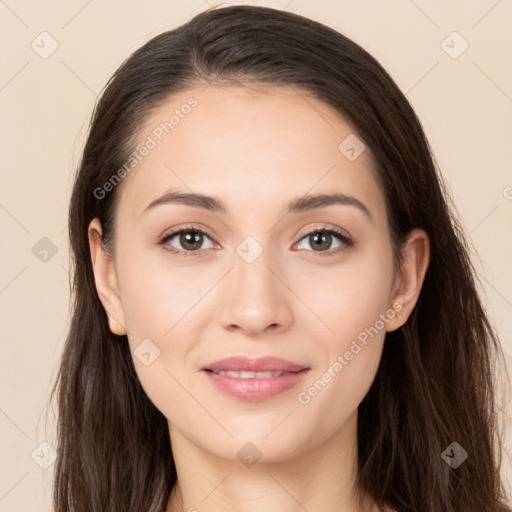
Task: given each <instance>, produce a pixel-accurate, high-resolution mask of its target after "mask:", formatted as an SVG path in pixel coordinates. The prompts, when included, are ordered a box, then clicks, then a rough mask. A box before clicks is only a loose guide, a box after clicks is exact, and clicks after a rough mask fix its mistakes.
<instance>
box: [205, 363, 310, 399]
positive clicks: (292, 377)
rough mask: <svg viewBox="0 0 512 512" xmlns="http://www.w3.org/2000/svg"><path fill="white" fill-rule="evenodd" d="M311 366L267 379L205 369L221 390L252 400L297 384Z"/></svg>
mask: <svg viewBox="0 0 512 512" xmlns="http://www.w3.org/2000/svg"><path fill="white" fill-rule="evenodd" d="M309 371H310V368H305V369H304V370H301V371H300V372H291V373H288V374H285V375H281V376H279V377H270V378H267V379H256V378H254V379H239V378H236V377H228V376H227V375H217V374H215V373H213V372H211V371H206V370H203V373H206V375H207V377H208V378H209V379H210V381H211V382H212V383H213V385H214V386H216V387H217V389H219V390H220V391H222V392H224V393H226V394H227V395H230V396H232V397H235V398H240V399H242V400H250V401H260V400H268V399H269V398H273V397H274V396H276V395H278V394H279V393H282V392H283V391H286V390H287V389H291V388H293V387H294V386H296V385H297V384H298V383H299V382H300V381H301V380H302V379H304V377H305V376H306V374H307V373H308V372H309Z"/></svg>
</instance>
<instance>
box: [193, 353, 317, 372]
mask: <svg viewBox="0 0 512 512" xmlns="http://www.w3.org/2000/svg"><path fill="white" fill-rule="evenodd" d="M305 368H307V367H306V366H304V365H302V364H297V363H294V362H292V361H287V360H286V359H281V358H280V357H271V356H266V357H259V358H250V357H247V356H233V357H227V358H225V359H219V360H218V361H215V362H213V363H209V364H207V365H205V366H204V367H203V368H201V369H202V370H213V371H216V372H219V371H249V372H270V371H280V372H298V371H300V370H304V369H305Z"/></svg>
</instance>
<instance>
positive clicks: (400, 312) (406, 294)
mask: <svg viewBox="0 0 512 512" xmlns="http://www.w3.org/2000/svg"><path fill="white" fill-rule="evenodd" d="M429 261H430V239H429V237H428V235H427V233H426V232H425V231H424V230H423V229H413V230H412V231H411V232H410V233H409V237H408V238H407V240H406V242H405V246H404V248H403V251H402V258H401V261H400V269H401V272H399V273H398V275H397V277H396V279H395V283H394V291H393V294H392V298H391V304H393V309H394V310H395V311H396V312H397V313H396V315H395V317H394V318H392V319H391V320H390V321H389V322H388V323H387V326H386V331H387V332H392V331H394V330H396V329H398V328H399V327H401V326H402V325H404V324H405V322H407V319H408V318H409V316H410V314H411V313H412V310H413V309H414V306H415V305H416V302H417V301H418V298H419V296H420V292H421V287H422V286H423V280H424V279H425V274H426V272H427V268H428V264H429Z"/></svg>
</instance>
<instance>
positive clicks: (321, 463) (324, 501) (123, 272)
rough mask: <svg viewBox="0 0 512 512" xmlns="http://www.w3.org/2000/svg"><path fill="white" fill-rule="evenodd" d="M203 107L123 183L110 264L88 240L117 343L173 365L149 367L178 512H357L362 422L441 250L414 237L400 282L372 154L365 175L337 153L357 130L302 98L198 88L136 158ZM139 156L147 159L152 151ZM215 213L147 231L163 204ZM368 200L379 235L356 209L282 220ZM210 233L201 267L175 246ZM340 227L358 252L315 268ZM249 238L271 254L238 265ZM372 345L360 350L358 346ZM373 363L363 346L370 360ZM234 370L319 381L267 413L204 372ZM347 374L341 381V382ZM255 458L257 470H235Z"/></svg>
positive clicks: (186, 215)
mask: <svg viewBox="0 0 512 512" xmlns="http://www.w3.org/2000/svg"><path fill="white" fill-rule="evenodd" d="M190 96H194V97H195V98H196V99H197V101H198V105H197V106H196V107H195V108H194V109H193V110H192V111H191V112H190V114H188V115H187V116H185V117H184V118H183V119H181V120H180V122H179V124H178V125H176V126H175V128H174V129H173V130H172V132H170V133H169V134H167V135H166V136H165V137H164V138H163V140H162V141H161V142H159V144H158V145H157V146H156V147H155V148H154V149H152V150H151V151H150V153H149V154H148V155H147V156H146V157H145V158H144V159H143V160H142V161H141V162H140V163H139V164H138V166H137V168H136V169H135V170H134V171H132V172H131V173H130V174H129V175H127V176H126V177H125V178H124V181H123V182H122V185H121V186H122V189H121V190H120V191H119V192H120V193H121V199H120V203H119V207H118V210H117V212H116V223H117V225H116V240H115V245H114V247H113V250H112V252H111V253H107V252H105V251H104V250H103V249H102V248H101V245H100V235H101V225H100V223H99V221H98V219H94V220H93V221H92V222H91V224H90V226H89V232H88V235H89V242H90V247H91V259H92V262H93V267H94V275H95V280H96V286H97V290H98V294H99V297H100V299H101V301H102V304H103V306H104V308H105V311H106V313H107V314H108V315H109V316H110V317H112V318H113V319H114V320H113V321H112V322H111V329H112V331H113V332H115V333H116V334H119V335H122V334H125V333H126V332H128V340H129V344H130V349H131V350H132V355H133V351H134V350H135V349H136V347H137V346H138V345H139V344H140V343H141V342H142V341H143V340H144V339H147V338H149V339H150V340H151V342H152V343H153V344H154V345H155V346H157V347H158V349H159V350H160V355H159V357H157V358H156V359H155V360H154V362H152V364H150V365H149V366H146V365H144V364H143V363H142V362H141V361H140V360H139V359H138V358H137V357H134V365H135V369H136V371H137V374H138V377H139V379H140V381H141V383H142V386H143V387H144V390H145V391H146V393H147V395H148V397H149V398H150V399H151V401H152V402H153V403H154V404H155V406H156V407H157V408H158V409H159V410H160V411H161V412H162V413H163V414H164V415H165V417H166V418H167V419H168V423H169V435H170V439H171V444H172V448H173V456H174V459H175V464H176V467H177V472H178V486H177V487H175V488H174V489H173V492H172V493H171V495H170V497H169V502H168V508H167V512H174V511H178V510H185V511H187V510H190V511H193V510H200V511H206V510H207V511H221V510H222V511H223V512H229V511H239V510H240V504H241V503H243V506H244V512H256V511H258V512H259V511H261V510H265V511H268V512H274V511H279V512H297V511H303V510H304V509H306V510H310V511H311V510H324V511H332V512H334V511H339V510H343V511H345V512H356V511H358V512H359V511H372V512H376V511H377V510H378V509H377V508H376V506H375V505H374V503H372V502H371V501H370V500H368V499H366V497H365V501H364V507H363V508H358V506H357V503H356V498H357V497H358V491H354V490H353V488H352V485H353V483H354V478H355V475H356V472H355V471H356V469H355V468H356V460H357V444H356V443H357V430H356V428H357V413H358V409H357V408H358V405H359V404H360V402H361V401H362V399H363V398H364V396H365V395H366V394H367V392H368V390H369V388H370V386H371V384H372V382H373V380H374V377H375V374H376V371H377V368H378V365H379V362H380V357H381V353H382V348H383V344H384V338H385V333H386V332H391V331H393V330H395V329H397V328H399V327H400V326H401V325H403V324H404V323H405V322H406V321H407V318H408V317H409V315H410V313H411V311H412V309H413V308H414V305H415V304H416V302H417V299H418V295H419V293H420V290H421V285H422V283H423V279H424V276H425V272H426V269H427V266H428V261H429V239H428V236H427V234H426V233H425V232H424V231H422V230H414V231H412V232H411V237H410V238H409V240H408V243H407V246H406V251H405V252H404V257H403V260H402V261H401V270H402V273H401V275H400V274H399V273H395V272H394V270H393V261H392V252H391V245H390V238H389V231H388V219H387V216H386V209H385V202H384V196H383V193H382V191H381V190H380V188H379V186H378V184H377V182H376V181H375V180H374V168H373V167H374V162H373V157H372V155H371V153H370V150H369V149H368V148H367V149H366V150H365V151H363V153H362V154H361V155H360V156H359V157H358V158H356V159H355V160H354V161H349V160H348V159H347V158H346V157H345V156H344V154H342V153H341V152H340V151H339V150H338V145H339V144H340V142H341V141H343V140H344V139H345V138H346V137H347V136H348V135H349V134H352V133H354V130H353V129H352V128H351V127H350V126H349V125H348V124H347V123H346V122H345V121H344V120H343V119H342V118H341V117H340V116H338V115H337V114H336V112H334V111H333V110H332V109H331V108H330V107H329V106H327V105H325V104H323V103H322V102H320V101H318V100H316V99H313V98H312V97H306V95H305V94H303V93H301V94H298V92H297V90H295V89H292V88H276V87H269V86H266V88H265V90H264V91H258V90H256V89H255V88H254V87H252V88H251V89H249V88H247V87H240V86H227V87H220V86H216V85H210V86H208V87H206V88H193V89H189V90H187V91H183V92H181V93H180V94H176V95H174V96H172V97H171V98H169V100H168V101H167V102H166V104H165V105H163V106H161V107H160V108H159V109H158V110H156V111H155V112H154V113H153V114H152V116H151V118H150V119H148V121H147V123H145V125H144V127H143V128H142V129H141V133H140V137H139V143H140V144H142V143H143V141H144V140H146V137H147V136H148V134H151V131H152V130H153V129H154V128H155V127H156V126H158V125H159V123H160V122H162V121H164V120H166V119H168V118H169V116H170V115H171V114H172V112H173V111H174V109H176V108H179V107H180V106H181V105H183V104H184V103H186V101H187V99H188V98H190ZM140 144H139V145H140ZM171 188H177V189H179V190H180V191H184V192H190V191H193V192H197V193H203V194H208V195H213V196H216V197H218V198H219V199H221V200H222V201H223V202H224V203H225V205H226V208H227V209H228V213H219V212H216V213H213V212H210V211H207V210H203V209H200V208H194V207H192V206H188V205H180V204H166V205H160V206H157V207H155V208H152V209H150V210H148V211H147V212H145V213H142V212H143V211H144V209H145V208H146V206H147V205H148V204H149V203H150V202H151V201H153V200H154V199H155V198H158V197H160V196H161V195H162V194H163V193H164V192H165V191H167V190H169V189H171ZM334 191H338V192H342V193H345V194H348V195H351V196H354V197H356V198H357V199H358V200H359V201H361V202H362V203H364V204H365V205H366V206H367V207H368V209H369V211H370V212H371V215H372V218H373V220H372V221H371V220H369V219H368V217H367V216H365V214H364V213H363V212H361V211H360V210H359V209H357V208H355V207H354V206H349V205H331V206H328V207H324V208H319V209H315V210H311V211H306V212H302V213H289V214H285V207H286V205H287V203H288V201H290V200H292V199H295V198H298V197H301V196H303V195H304V194H306V193H309V194H316V193H320V192H325V193H330V192H334ZM190 225H191V226H192V227H195V228H200V229H203V230H206V231H207V232H208V235H209V237H210V238H208V237H204V238H203V239H202V242H201V241H199V242H198V246H200V248H203V249H205V251H204V252H203V254H202V255H199V256H196V255H191V256H185V255H183V253H186V252H187V251H188V253H190V252H193V250H194V249H190V246H186V245H185V246H184V245H183V243H182V244H180V235H179V234H178V235H177V236H175V237H174V238H173V239H172V240H169V241H168V242H167V245H168V246H171V247H174V248H175V249H176V250H178V251H181V254H173V253H171V252H168V251H166V250H165V248H164V246H162V245H158V244H157V242H158V240H159V238H160V237H161V236H163V235H165V234H166V233H167V232H168V231H169V230H170V229H171V228H176V229H179V228H181V229H183V228H185V227H189V226H190ZM325 226H327V229H328V228H330V227H337V228H339V229H341V230H342V231H343V232H344V233H345V234H349V235H350V237H351V238H352V239H353V240H354V241H355V242H356V243H355V245H354V246H352V247H350V248H349V249H348V250H347V251H341V252H338V253H336V254H334V255H332V256H330V257H329V256H322V254H324V253H326V252H331V253H333V252H334V251H336V249H337V248H338V247H339V246H340V244H341V242H340V241H339V240H338V239H337V238H336V237H335V236H334V235H333V237H332V239H331V242H329V241H327V242H325V244H324V245H321V247H320V249H318V248H317V249H316V250H315V246H314V240H312V237H308V236H306V235H307V234H308V233H311V232H313V233H314V232H315V230H321V229H322V228H324V227H325ZM247 236H252V237H253V238H254V239H255V240H256V241H257V243H258V244H259V246H260V247H261V249H262V253H261V254H260V255H259V257H257V258H256V259H255V261H253V262H252V263H248V262H247V261H246V260H245V259H243V258H242V257H241V256H240V255H239V253H238V252H237V247H238V246H239V244H241V242H242V241H244V239H245V238H246V237H247ZM393 304H395V305H396V304H398V306H396V307H395V309H394V310H395V311H396V310H397V309H398V308H399V309H400V311H399V312H398V313H396V315H394V318H392V319H389V320H388V322H387V323H386V324H385V327H384V328H382V329H380V330H379V332H378V335H376V336H374V337H373V338H369V341H368V343H367V345H365V346H364V347H363V348H362V350H361V351H360V352H358V353H357V355H355V356H354V357H353V359H352V360H351V361H349V362H348V364H347V365H346V366H345V367H344V368H343V369H342V370H341V371H339V372H337V373H336V372H334V374H335V377H333V378H331V380H330V382H328V383H327V384H326V385H325V387H324V388H323V389H322V390H321V392H319V393H318V394H317V395H316V396H314V397H312V398H311V400H310V401H309V403H307V404H302V403H300V402H299V401H298V395H299V393H300V392H301V391H307V390H308V389H309V388H310V387H311V386H312V385H313V384H314V383H315V381H318V379H321V378H322V375H323V374H325V372H326V371H327V370H328V368H329V367H332V365H333V362H334V361H336V360H337V357H338V355H343V354H344V353H345V352H346V351H347V350H349V349H350V347H351V344H352V342H353V341H354V340H356V339H357V336H358V334H360V333H361V332H362V331H364V329H365V328H369V327H371V326H374V325H376V321H377V320H378V319H379V315H380V314H383V313H386V312H389V311H390V310H393ZM359 345H361V344H359ZM361 346H362V345H361ZM231 355H248V356H250V357H258V356H263V355H273V356H277V357H282V358H285V359H289V360H291V361H294V362H297V363H302V364H303V365H305V366H307V367H310V368H311V371H310V373H309V375H308V376H307V378H306V379H305V380H304V381H303V382H301V383H300V384H299V385H297V386H296V387H294V388H292V389H290V390H287V391H285V392H283V393H281V394H279V395H277V396H276V397H274V398H271V399H268V400H263V401H260V402H250V401H242V400H239V399H235V398H232V397H229V396H227V395H224V394H223V393H221V392H220V391H218V390H217V389H216V388H215V387H214V386H212V384H211V383H210V381H209V379H208V378H207V377H206V376H205V374H204V373H203V372H200V371H199V370H200V369H201V368H202V367H203V366H204V365H205V364H206V363H209V362H212V361H215V360H218V359H221V358H223V357H227V356H231ZM331 372H332V370H331ZM248 442H251V443H252V444H253V445H255V446H256V447H257V449H258V450H259V452H261V459H260V460H259V461H258V462H257V463H256V464H255V465H252V466H250V467H248V466H246V465H245V464H244V463H242V462H241V461H240V460H239V458H238V456H237V452H238V451H239V450H240V449H241V448H242V447H243V446H244V445H245V444H246V443H248Z"/></svg>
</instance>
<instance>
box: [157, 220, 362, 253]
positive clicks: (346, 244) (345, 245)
mask: <svg viewBox="0 0 512 512" xmlns="http://www.w3.org/2000/svg"><path fill="white" fill-rule="evenodd" d="M185 231H193V232H196V233H201V234H202V235H203V236H206V237H208V238H209V239H210V240H211V239H212V237H211V236H210V235H209V234H208V233H207V232H206V231H203V230H202V229H199V228H195V227H192V226H187V227H184V228H181V229H178V230H176V231H172V232H170V233H167V234H165V235H164V236H163V237H162V238H161V239H160V240H159V242H158V244H159V245H162V246H163V249H164V250H166V251H169V252H172V253H174V254H179V255H182V256H185V257H188V256H201V255H203V254H204V253H206V252H207V251H208V249H200V250H198V251H180V250H178V249H175V248H174V247H170V246H168V245H167V242H168V241H169V240H171V239H172V238H174V237H175V236H176V235H179V234H180V233H183V232H185ZM315 233H324V234H325V233H327V234H333V235H335V237H336V238H338V240H339V241H340V242H341V243H342V244H341V245H340V246H339V247H337V248H336V249H331V250H329V251H309V252H316V256H321V257H324V256H336V255H337V254H338V253H340V252H346V251H348V250H349V249H350V248H351V247H352V246H353V245H354V244H355V242H354V241H353V240H352V239H350V238H349V237H347V236H346V235H345V234H344V233H343V232H342V231H340V230H338V229H336V228H329V227H327V226H324V227H323V228H320V229H314V230H312V231H309V232H307V233H305V234H304V235H302V236H301V238H300V240H299V242H300V241H301V240H303V239H304V238H306V237H307V236H310V235H313V234H315Z"/></svg>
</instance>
